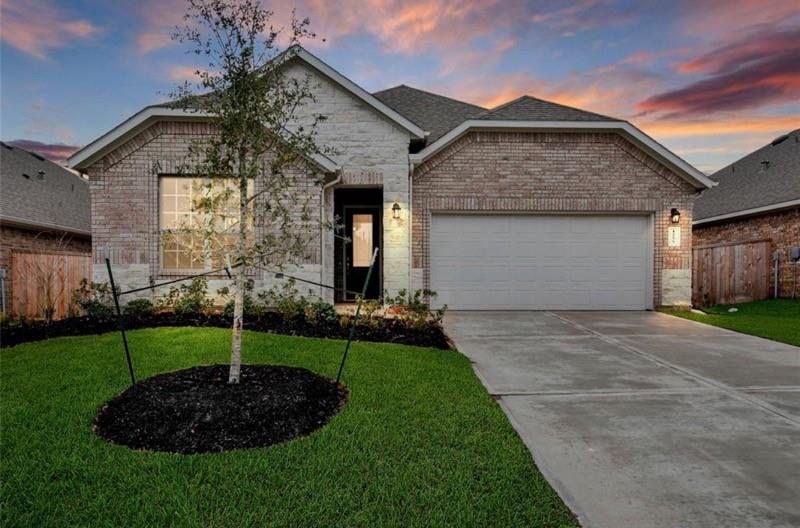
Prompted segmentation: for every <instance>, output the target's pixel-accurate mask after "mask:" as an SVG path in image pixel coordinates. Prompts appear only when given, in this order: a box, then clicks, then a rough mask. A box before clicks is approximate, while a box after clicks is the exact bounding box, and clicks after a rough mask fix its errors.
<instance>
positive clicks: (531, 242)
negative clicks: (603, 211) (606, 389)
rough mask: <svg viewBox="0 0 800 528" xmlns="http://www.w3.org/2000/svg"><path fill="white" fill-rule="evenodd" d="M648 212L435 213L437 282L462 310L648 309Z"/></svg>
mask: <svg viewBox="0 0 800 528" xmlns="http://www.w3.org/2000/svg"><path fill="white" fill-rule="evenodd" d="M649 240H650V237H649V218H648V217H647V216H586V215H500V214H498V215H485V214H483V215H479V214H434V215H433V217H432V220H431V241H430V248H431V250H430V257H431V260H430V261H431V289H433V290H434V291H436V292H437V293H438V297H437V298H436V299H435V304H436V305H442V304H447V305H448V306H449V307H450V308H451V309H454V310H504V309H505V310H514V309H518V310H519V309H527V310H555V309H559V310H642V309H645V308H649V307H650V304H651V303H650V302H649V290H650V289H649V287H648V282H649V276H650V272H649V258H650V255H649V252H650V251H651V250H650V243H649Z"/></svg>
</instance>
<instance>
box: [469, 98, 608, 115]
mask: <svg viewBox="0 0 800 528" xmlns="http://www.w3.org/2000/svg"><path fill="white" fill-rule="evenodd" d="M478 119H487V120H493V121H619V119H614V118H613V117H608V116H604V115H600V114H595V113H594V112H587V111H586V110H580V109H578V108H572V107H571V106H565V105H561V104H558V103H551V102H550V101H543V100H541V99H537V98H535V97H531V96H530V95H523V96H522V97H520V98H518V99H514V100H513V101H509V102H508V103H505V104H502V105H500V106H498V107H496V108H492V109H491V110H489V111H488V112H486V113H484V114H483V115H481V116H480V117H479V118H478Z"/></svg>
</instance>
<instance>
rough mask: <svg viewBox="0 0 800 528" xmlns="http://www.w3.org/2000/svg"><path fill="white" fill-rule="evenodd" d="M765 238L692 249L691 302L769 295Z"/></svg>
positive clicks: (699, 303)
mask: <svg viewBox="0 0 800 528" xmlns="http://www.w3.org/2000/svg"><path fill="white" fill-rule="evenodd" d="M770 248H771V244H770V241H769V240H755V241H750V242H739V243H732V244H720V245H716V246H700V247H695V248H693V249H692V277H693V278H692V282H693V284H692V304H694V305H695V306H699V307H703V306H713V305H715V304H734V303H741V302H749V301H758V300H761V299H766V298H767V297H769V273H770Z"/></svg>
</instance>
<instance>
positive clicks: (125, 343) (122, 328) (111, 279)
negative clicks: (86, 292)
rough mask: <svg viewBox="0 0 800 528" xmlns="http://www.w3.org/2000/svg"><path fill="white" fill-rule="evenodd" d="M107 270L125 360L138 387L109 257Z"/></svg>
mask: <svg viewBox="0 0 800 528" xmlns="http://www.w3.org/2000/svg"><path fill="white" fill-rule="evenodd" d="M106 269H108V280H109V282H111V296H112V297H114V307H115V308H116V309H117V325H118V327H119V332H120V334H122V346H124V347H125V359H126V360H127V361H128V373H130V375H131V386H133V385H136V376H135V375H134V374H133V363H132V362H131V352H130V350H128V337H127V336H126V335H125V321H124V320H123V318H122V310H120V309H119V297H118V296H117V285H116V284H115V283H114V274H113V273H112V272H111V260H110V259H109V258H108V257H106Z"/></svg>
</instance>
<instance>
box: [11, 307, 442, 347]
mask: <svg viewBox="0 0 800 528" xmlns="http://www.w3.org/2000/svg"><path fill="white" fill-rule="evenodd" d="M166 326H195V327H209V326H210V327H218V328H230V326H231V319H230V317H226V316H224V315H222V314H205V313H200V314H178V313H172V312H161V313H153V314H146V315H141V316H131V315H127V316H125V327H126V328H128V329H137V328H159V327H166ZM117 327H118V322H117V319H116V318H115V317H111V316H105V317H89V316H83V317H70V318H67V319H61V320H59V321H52V322H50V323H47V322H44V321H24V322H13V323H11V324H3V325H2V326H0V335H2V337H0V346H2V347H3V348H5V347H10V346H15V345H18V344H21V343H28V342H33V341H41V340H42V339H50V338H53V337H65V336H80V335H92V334H104V333H106V332H112V331H114V330H116V329H117ZM244 328H245V329H246V330H254V331H258V332H267V333H274V334H286V335H296V336H305V337H325V338H330V339H346V338H347V335H348V333H349V328H348V327H347V326H344V325H342V324H341V322H340V321H339V320H323V321H318V320H309V319H308V318H306V317H304V316H303V315H300V316H297V317H293V318H287V317H284V316H283V315H281V314H280V313H277V312H267V313H264V314H262V315H259V316H253V317H249V318H248V317H247V316H245V320H244ZM356 339H358V340H362V341H377V342H386V343H400V344H404V345H413V346H425V347H432V348H440V349H448V348H450V343H449V341H448V339H447V337H446V336H445V334H444V331H443V330H442V327H441V325H440V324H438V323H429V324H425V325H409V324H408V323H406V322H405V321H403V320H399V319H390V318H378V317H370V318H365V319H363V320H362V322H361V324H359V325H358V334H357V336H356Z"/></svg>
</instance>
